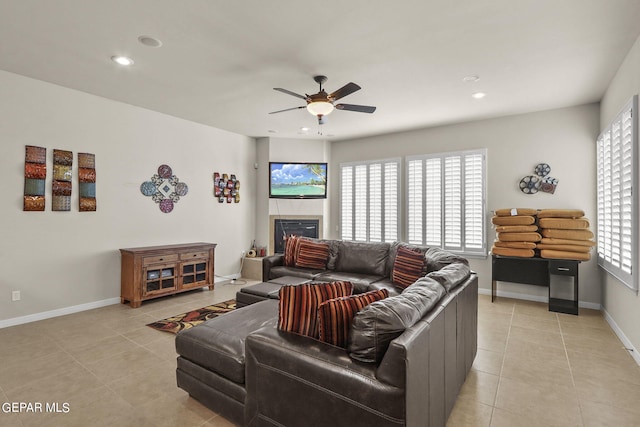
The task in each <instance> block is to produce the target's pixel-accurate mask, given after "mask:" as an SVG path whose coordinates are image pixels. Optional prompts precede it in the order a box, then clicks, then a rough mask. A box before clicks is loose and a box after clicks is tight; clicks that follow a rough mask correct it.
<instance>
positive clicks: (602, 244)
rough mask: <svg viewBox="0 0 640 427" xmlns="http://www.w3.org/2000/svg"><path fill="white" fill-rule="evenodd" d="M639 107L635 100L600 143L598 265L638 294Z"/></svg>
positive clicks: (605, 131)
mask: <svg viewBox="0 0 640 427" xmlns="http://www.w3.org/2000/svg"><path fill="white" fill-rule="evenodd" d="M637 105H638V97H637V96H634V97H633V99H632V100H631V101H630V102H629V103H628V104H627V105H626V106H625V107H624V109H623V110H622V113H620V115H619V116H617V117H616V118H615V119H614V120H613V122H612V123H611V124H610V125H609V126H608V127H607V128H606V129H604V130H603V131H602V133H601V134H600V136H599V137H598V141H597V168H598V184H597V192H598V232H597V238H598V264H599V265H600V266H602V267H603V268H604V269H605V270H607V271H608V272H609V273H611V274H612V275H614V276H616V277H617V278H618V279H619V280H621V281H622V282H623V283H624V284H625V285H627V286H628V287H630V288H631V289H635V290H637V289H638V285H637V280H635V279H634V277H633V268H634V264H635V262H636V253H637V251H636V239H635V238H634V236H636V230H637V219H636V217H637V214H636V206H637V201H636V196H635V194H634V191H633V187H634V185H635V184H636V183H637V180H638V178H637V164H636V160H635V159H636V157H637V153H636V149H637V148H636V147H637V144H638V141H637V129H636V127H637V126H636V120H637V119H636V118H635V117H634V116H635V115H636V110H637V108H638V107H637Z"/></svg>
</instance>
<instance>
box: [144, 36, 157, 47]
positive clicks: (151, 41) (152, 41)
mask: <svg viewBox="0 0 640 427" xmlns="http://www.w3.org/2000/svg"><path fill="white" fill-rule="evenodd" d="M138 41H139V42H140V43H142V44H143V45H145V46H149V47H160V46H162V42H161V41H160V40H158V39H157V38H155V37H151V36H140V37H138Z"/></svg>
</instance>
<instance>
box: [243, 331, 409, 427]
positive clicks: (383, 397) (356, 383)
mask: <svg viewBox="0 0 640 427" xmlns="http://www.w3.org/2000/svg"><path fill="white" fill-rule="evenodd" d="M245 352H246V369H247V371H246V390H247V398H246V401H245V402H246V403H245V425H247V426H274V425H304V426H310V427H312V426H327V425H331V426H339V425H340V426H342V425H345V426H354V427H357V426H363V427H365V426H372V425H375V426H399V425H404V405H405V404H404V397H405V393H404V390H403V389H401V388H398V387H394V386H392V385H389V384H386V383H383V382H381V381H379V380H378V379H377V378H376V375H375V371H376V365H375V364H367V363H361V362H357V361H354V360H352V359H351V358H349V356H348V354H347V352H346V350H344V349H342V348H338V347H334V346H331V345H328V344H326V343H323V342H320V341H318V340H314V339H312V338H309V337H305V336H301V335H297V334H293V333H289V332H283V331H279V330H277V329H276V328H274V327H266V328H262V329H260V330H258V331H256V332H254V333H253V334H251V335H249V336H248V337H247V340H246V349H245Z"/></svg>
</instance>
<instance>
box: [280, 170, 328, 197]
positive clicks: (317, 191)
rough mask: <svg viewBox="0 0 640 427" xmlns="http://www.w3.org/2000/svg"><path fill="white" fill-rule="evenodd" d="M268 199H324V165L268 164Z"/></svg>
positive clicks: (325, 183) (325, 192)
mask: <svg viewBox="0 0 640 427" xmlns="http://www.w3.org/2000/svg"><path fill="white" fill-rule="evenodd" d="M269 197H271V198H282V199H326V198H327V164H326V163H284V162H269Z"/></svg>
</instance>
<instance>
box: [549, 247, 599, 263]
mask: <svg viewBox="0 0 640 427" xmlns="http://www.w3.org/2000/svg"><path fill="white" fill-rule="evenodd" d="M540 256H541V257H542V258H551V259H571V260H575V261H589V260H590V259H591V254H590V253H588V252H587V253H582V252H568V251H554V250H550V249H543V250H541V251H540Z"/></svg>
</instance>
